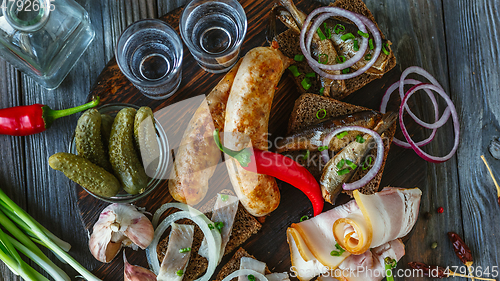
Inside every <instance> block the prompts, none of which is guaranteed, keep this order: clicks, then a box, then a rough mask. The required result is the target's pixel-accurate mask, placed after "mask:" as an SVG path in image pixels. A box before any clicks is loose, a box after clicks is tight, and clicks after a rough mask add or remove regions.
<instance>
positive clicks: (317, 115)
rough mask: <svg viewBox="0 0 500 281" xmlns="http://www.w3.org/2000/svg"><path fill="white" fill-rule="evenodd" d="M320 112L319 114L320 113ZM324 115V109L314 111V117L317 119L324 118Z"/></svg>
mask: <svg viewBox="0 0 500 281" xmlns="http://www.w3.org/2000/svg"><path fill="white" fill-rule="evenodd" d="M320 113H321V115H320ZM325 117H326V109H324V108H322V109H320V110H318V112H316V118H318V119H324V118H325Z"/></svg>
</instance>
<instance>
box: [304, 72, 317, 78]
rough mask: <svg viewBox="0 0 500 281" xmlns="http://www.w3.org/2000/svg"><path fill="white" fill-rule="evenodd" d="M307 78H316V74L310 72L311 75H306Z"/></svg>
mask: <svg viewBox="0 0 500 281" xmlns="http://www.w3.org/2000/svg"><path fill="white" fill-rule="evenodd" d="M306 77H308V78H316V73H314V72H309V73H307V74H306Z"/></svg>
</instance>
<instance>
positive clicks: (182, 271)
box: [175, 269, 184, 276]
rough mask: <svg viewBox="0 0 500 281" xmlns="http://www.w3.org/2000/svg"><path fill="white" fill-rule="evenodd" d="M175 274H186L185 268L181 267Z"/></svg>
mask: <svg viewBox="0 0 500 281" xmlns="http://www.w3.org/2000/svg"><path fill="white" fill-rule="evenodd" d="M175 274H177V276H182V275H184V270H182V269H179V270H177V272H176V273H175Z"/></svg>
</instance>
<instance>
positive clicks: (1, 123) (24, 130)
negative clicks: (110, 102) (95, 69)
mask: <svg viewBox="0 0 500 281" xmlns="http://www.w3.org/2000/svg"><path fill="white" fill-rule="evenodd" d="M99 100H100V99H99V97H96V98H95V100H93V101H91V102H89V103H87V104H84V105H80V106H77V107H73V108H68V109H62V110H52V109H50V107H48V106H47V105H43V104H38V103H37V104H33V105H25V106H16V107H10V108H4V109H0V134H2V135H11V136H28V135H33V134H38V133H41V132H43V131H45V130H46V129H48V128H49V127H50V126H51V125H52V122H54V120H56V119H57V118H60V117H64V116H68V115H71V114H74V113H77V112H80V111H83V110H86V109H89V108H92V107H94V106H96V105H98V104H99Z"/></svg>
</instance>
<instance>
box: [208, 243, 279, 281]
mask: <svg viewBox="0 0 500 281" xmlns="http://www.w3.org/2000/svg"><path fill="white" fill-rule="evenodd" d="M243 257H247V258H252V259H256V258H255V257H254V256H252V255H250V254H249V253H247V251H245V249H243V248H239V249H238V251H236V253H234V255H233V257H232V258H231V259H230V260H229V261H228V262H227V263H226V264H225V265H224V266H223V267H222V268H221V270H220V271H219V273H218V274H217V278H216V279H215V281H222V280H223V279H224V278H226V276H228V275H229V274H231V273H233V272H235V271H236V270H238V269H240V262H241V258H243ZM265 274H271V271H270V270H269V268H267V265H266V272H265Z"/></svg>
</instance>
